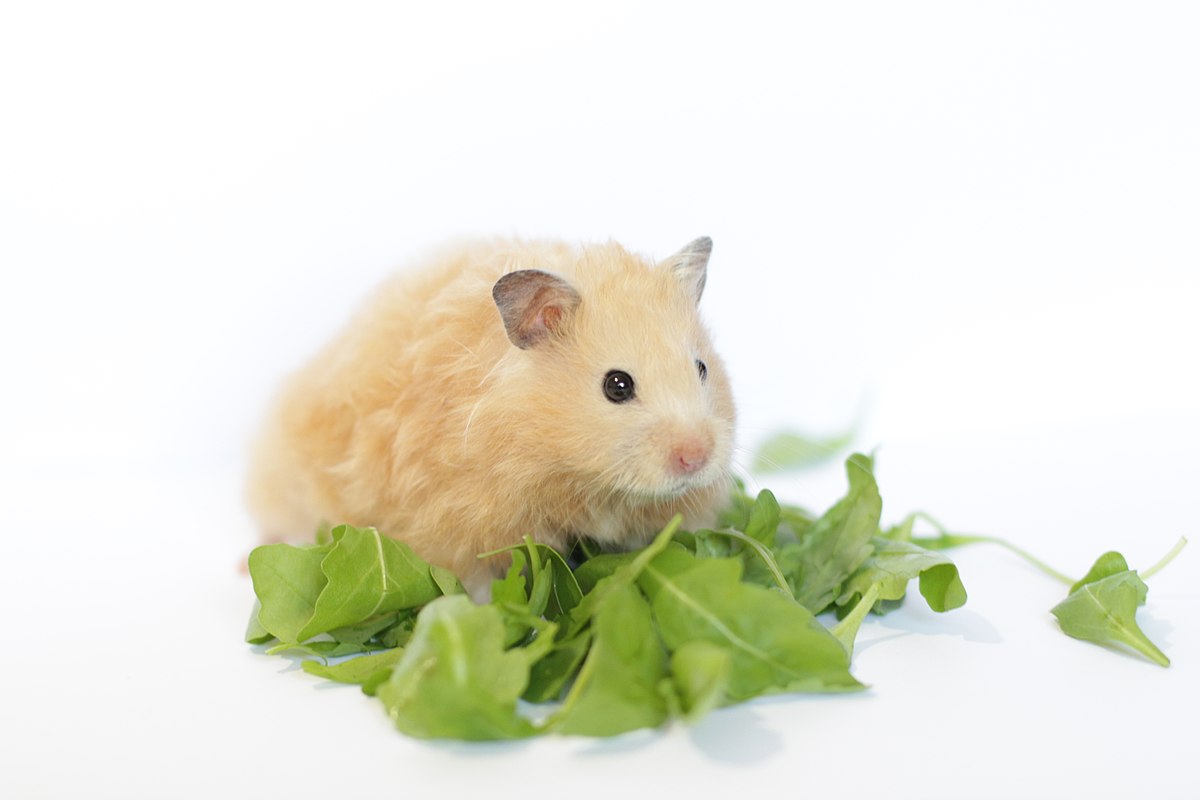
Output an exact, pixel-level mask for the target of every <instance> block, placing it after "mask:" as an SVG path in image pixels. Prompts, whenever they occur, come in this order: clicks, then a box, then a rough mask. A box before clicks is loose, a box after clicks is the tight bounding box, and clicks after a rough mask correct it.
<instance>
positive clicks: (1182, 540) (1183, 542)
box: [1138, 536, 1188, 580]
mask: <svg viewBox="0 0 1200 800" xmlns="http://www.w3.org/2000/svg"><path fill="white" fill-rule="evenodd" d="M1187 543H1188V540H1187V537H1186V536H1180V537H1179V541H1178V542H1176V543H1175V546H1174V547H1172V548H1171V550H1170V552H1168V553H1167V554H1166V555H1165V556H1163V557H1162V558H1160V559H1159V560H1158V563H1156V564H1155V565H1154V566H1152V567H1150V568H1149V569H1142V570H1138V576H1139V577H1140V578H1141V579H1142V580H1146V579H1147V578H1149V577H1150V576H1151V575H1154V574H1156V573H1158V571H1159V570H1161V569H1162V568H1163V567H1165V566H1166V565H1167V564H1170V563H1171V562H1172V561H1174V560H1175V556H1177V555H1179V553H1180V551H1181V550H1183V548H1184V547H1185V546H1187Z"/></svg>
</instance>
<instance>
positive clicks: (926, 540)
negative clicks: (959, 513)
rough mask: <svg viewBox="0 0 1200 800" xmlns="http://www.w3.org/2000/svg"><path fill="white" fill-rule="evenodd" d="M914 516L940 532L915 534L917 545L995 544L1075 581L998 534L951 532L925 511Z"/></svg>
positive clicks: (1049, 572)
mask: <svg viewBox="0 0 1200 800" xmlns="http://www.w3.org/2000/svg"><path fill="white" fill-rule="evenodd" d="M913 516H915V517H920V518H921V519H923V520H925V521H926V522H928V523H929V524H930V525H932V526H933V527H934V529H935V530H937V532H938V535H937V536H914V537H913V538H912V543H913V544H915V545H919V546H921V547H926V548H929V549H930V550H945V549H947V548H950V547H959V546H961V545H965V544H984V543H986V544H994V545H997V546H999V547H1003V548H1004V549H1005V550H1008V551H1009V552H1011V553H1015V554H1016V555H1018V556H1020V557H1021V558H1023V559H1025V560H1026V561H1028V562H1029V563H1030V564H1032V565H1033V566H1035V567H1037V568H1038V569H1040V570H1041V571H1042V572H1044V573H1046V574H1047V575H1049V576H1050V577H1051V578H1054V579H1055V580H1057V581H1061V582H1062V583H1065V584H1067V585H1068V586H1071V585H1073V584H1074V583H1075V579H1074V578H1071V577H1068V576H1067V575H1064V574H1063V573H1061V572H1059V571H1058V570H1056V569H1055V568H1054V567H1052V566H1050V565H1049V564H1047V563H1046V562H1044V561H1042V560H1041V559H1039V558H1037V557H1036V556H1034V555H1033V554H1032V553H1030V552H1028V551H1026V550H1023V549H1022V548H1020V547H1017V546H1016V545H1015V544H1013V543H1012V542H1008V541H1005V540H1004V539H1001V538H999V537H998V536H971V535H967V534H961V533H950V532H949V531H947V530H946V528H945V526H943V525H942V524H941V523H940V522H938V521H937V520H936V519H934V518H933V517H931V516H929V515H928V514H926V513H925V512H924V511H918V512H916V513H915V514H913Z"/></svg>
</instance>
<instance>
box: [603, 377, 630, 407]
mask: <svg viewBox="0 0 1200 800" xmlns="http://www.w3.org/2000/svg"><path fill="white" fill-rule="evenodd" d="M604 396H605V397H607V398H608V399H609V400H611V401H612V402H614V403H624V402H627V401H629V400H632V399H633V377H632V376H630V374H629V373H628V372H621V370H619V369H614V370H610V371H609V373H608V374H607V375H605V376H604Z"/></svg>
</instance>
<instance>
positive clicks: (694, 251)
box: [668, 236, 712, 303]
mask: <svg viewBox="0 0 1200 800" xmlns="http://www.w3.org/2000/svg"><path fill="white" fill-rule="evenodd" d="M711 255H712V239H710V238H708V237H707V236H701V237H700V238H699V239H696V240H695V241H693V242H689V243H688V244H687V246H686V247H684V248H683V249H682V250H680V251H679V252H678V253H676V254H675V255H673V256H671V258H670V259H668V261H669V262H670V264H671V269H672V270H674V272H675V275H676V276H677V277H678V278H679V280H681V281H682V282H683V285H684V286H686V287H687V289H688V291H689V292H690V293H691V295H692V297H693V298H694V299H695V301H696V302H697V303H699V302H700V295H702V294H704V281H705V279H706V278H707V277H708V257H709V256H711Z"/></svg>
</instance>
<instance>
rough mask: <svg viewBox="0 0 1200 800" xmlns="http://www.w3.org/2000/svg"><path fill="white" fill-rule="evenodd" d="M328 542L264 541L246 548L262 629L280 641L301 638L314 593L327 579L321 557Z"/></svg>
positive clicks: (318, 591) (315, 598) (311, 612)
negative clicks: (258, 604) (281, 542)
mask: <svg viewBox="0 0 1200 800" xmlns="http://www.w3.org/2000/svg"><path fill="white" fill-rule="evenodd" d="M328 551H329V545H321V546H313V545H309V546H305V547H296V546H294V545H290V544H268V545H263V546H261V547H256V548H254V549H253V550H252V551H250V559H249V565H250V578H251V580H253V582H254V594H255V595H256V596H257V597H258V602H259V603H260V604H261V606H262V607H261V609H260V610H259V612H258V622H259V624H260V625H261V626H262V629H263V630H265V631H268V632H269V633H270V634H271V635H272V636H274V637H275V638H276V639H279V640H280V641H283V642H298V641H301V639H300V633H301V631H303V630H304V627H305V626H306V625H307V624H308V621H309V620H310V619H312V615H313V609H314V608H315V607H316V603H317V597H318V596H319V595H320V594H321V591H322V590H323V589H324V588H325V584H326V583H327V582H328V579H327V578H326V577H325V573H324V572H322V571H321V561H322V560H323V559H324V558H325V554H326V553H327V552H328Z"/></svg>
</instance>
